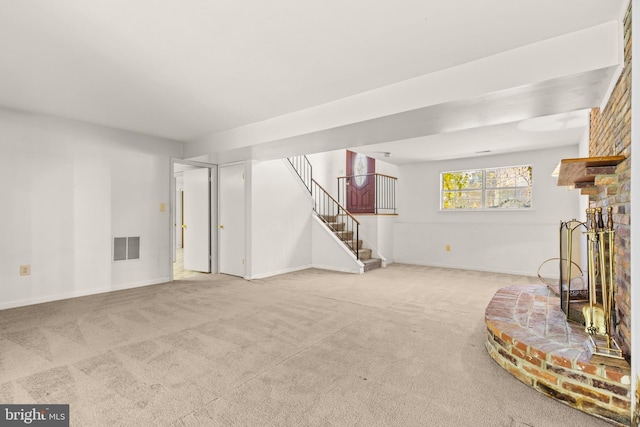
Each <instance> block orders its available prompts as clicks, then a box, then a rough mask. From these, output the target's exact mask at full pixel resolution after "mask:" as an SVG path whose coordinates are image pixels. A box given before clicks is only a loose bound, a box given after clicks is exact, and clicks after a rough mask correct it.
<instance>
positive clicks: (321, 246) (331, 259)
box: [311, 213, 364, 274]
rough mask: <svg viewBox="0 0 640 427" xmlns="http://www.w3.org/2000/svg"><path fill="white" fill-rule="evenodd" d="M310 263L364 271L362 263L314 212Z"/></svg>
mask: <svg viewBox="0 0 640 427" xmlns="http://www.w3.org/2000/svg"><path fill="white" fill-rule="evenodd" d="M311 245H312V247H311V265H312V267H314V268H320V269H323V270H333V271H342V272H345V273H355V274H362V273H364V264H363V263H362V262H361V261H359V260H358V259H357V258H356V256H355V254H354V253H353V252H352V251H351V250H350V249H349V248H348V247H347V246H346V245H345V244H344V242H342V240H340V239H339V238H338V237H337V236H336V235H335V233H334V232H333V231H331V230H330V229H329V227H327V226H326V225H325V223H324V221H322V220H321V219H320V218H318V216H317V215H316V214H315V213H314V214H313V215H312V220H311Z"/></svg>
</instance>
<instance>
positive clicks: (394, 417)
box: [0, 264, 607, 427]
mask: <svg viewBox="0 0 640 427" xmlns="http://www.w3.org/2000/svg"><path fill="white" fill-rule="evenodd" d="M535 282H536V280H534V279H533V278H525V277H517V276H508V275H498V274H487V273H477V272H469V271H460V270H446V269H438V268H429V267H418V266H408V265H397V264H396V265H392V266H390V267H388V268H386V269H379V270H375V271H372V272H369V273H367V274H365V275H350V274H340V273H333V272H326V271H320V270H307V271H302V272H298V273H292V274H286V275H282V276H278V277H273V278H269V279H264V280H258V281H253V282H247V281H243V280H241V279H237V278H234V277H229V276H224V275H211V276H206V277H204V278H198V279H194V280H192V281H181V282H173V283H169V284H163V285H156V286H149V287H145V288H138V289H134V290H128V291H121V292H114V293H110V294H104V295H97V296H91V297H84V298H77V299H73V300H66V301H60V302H54V303H48V304H41V305H37V306H31V307H25V308H18V309H11V310H4V311H0V403H69V404H70V405H71V406H70V412H71V420H72V422H71V425H74V426H114V425H117V426H540V427H547V426H562V427H571V426H584V425H589V426H598V425H607V424H605V423H604V422H603V421H600V420H598V419H596V418H593V417H590V416H588V415H585V414H583V413H581V412H578V411H576V410H574V409H571V408H569V407H567V406H564V405H562V404H561V403H558V402H556V401H553V400H551V399H549V398H547V397H545V396H543V395H541V394H539V393H537V392H536V391H534V390H532V389H530V388H528V387H526V386H524V385H523V384H521V383H519V382H518V381H517V380H515V379H514V378H512V377H511V376H510V375H509V374H508V373H507V372H505V371H504V370H503V369H501V368H500V367H499V366H498V365H497V364H496V363H495V362H493V360H491V359H490V357H489V356H488V355H487V353H486V351H485V349H484V345H483V342H484V336H485V326H484V309H485V307H486V305H487V304H488V302H489V300H490V299H491V297H492V295H493V294H494V292H495V291H496V290H497V289H498V288H500V287H504V286H512V285H518V284H523V285H524V284H530V283H535Z"/></svg>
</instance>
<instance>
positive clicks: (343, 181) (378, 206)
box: [338, 173, 398, 214]
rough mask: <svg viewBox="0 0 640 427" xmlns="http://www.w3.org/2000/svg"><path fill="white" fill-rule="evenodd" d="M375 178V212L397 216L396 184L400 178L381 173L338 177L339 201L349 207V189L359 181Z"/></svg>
mask: <svg viewBox="0 0 640 427" xmlns="http://www.w3.org/2000/svg"><path fill="white" fill-rule="evenodd" d="M371 178H373V179H374V180H375V181H374V183H373V184H374V186H375V187H374V188H375V192H374V195H375V200H374V202H373V206H372V208H373V212H372V213H375V214H397V213H398V209H397V207H396V183H397V182H398V178H396V177H395V176H389V175H384V174H381V173H369V174H366V175H351V176H339V177H338V201H339V202H340V203H342V204H343V205H346V206H349V203H348V202H347V200H348V197H349V194H348V192H349V187H350V186H352V185H355V183H357V182H358V181H359V180H362V181H364V180H365V179H367V180H368V179H371Z"/></svg>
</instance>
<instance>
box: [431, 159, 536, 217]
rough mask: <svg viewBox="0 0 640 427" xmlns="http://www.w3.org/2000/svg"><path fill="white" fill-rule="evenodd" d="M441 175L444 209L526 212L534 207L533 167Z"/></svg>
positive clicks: (444, 173)
mask: <svg viewBox="0 0 640 427" xmlns="http://www.w3.org/2000/svg"><path fill="white" fill-rule="evenodd" d="M441 176H442V200H441V206H442V209H522V208H530V207H531V204H532V203H531V185H532V168H531V166H515V167H506V168H492V169H478V170H468V171H456V172H443V173H442V175H441ZM483 195H484V199H483Z"/></svg>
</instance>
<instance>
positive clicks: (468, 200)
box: [442, 190, 482, 209]
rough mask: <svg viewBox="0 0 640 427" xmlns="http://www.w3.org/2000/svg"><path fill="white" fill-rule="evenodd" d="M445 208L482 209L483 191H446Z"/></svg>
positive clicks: (444, 194) (443, 203)
mask: <svg viewBox="0 0 640 427" xmlns="http://www.w3.org/2000/svg"><path fill="white" fill-rule="evenodd" d="M442 208H443V209H481V208H482V191H481V190H477V191H445V192H443V200H442Z"/></svg>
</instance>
